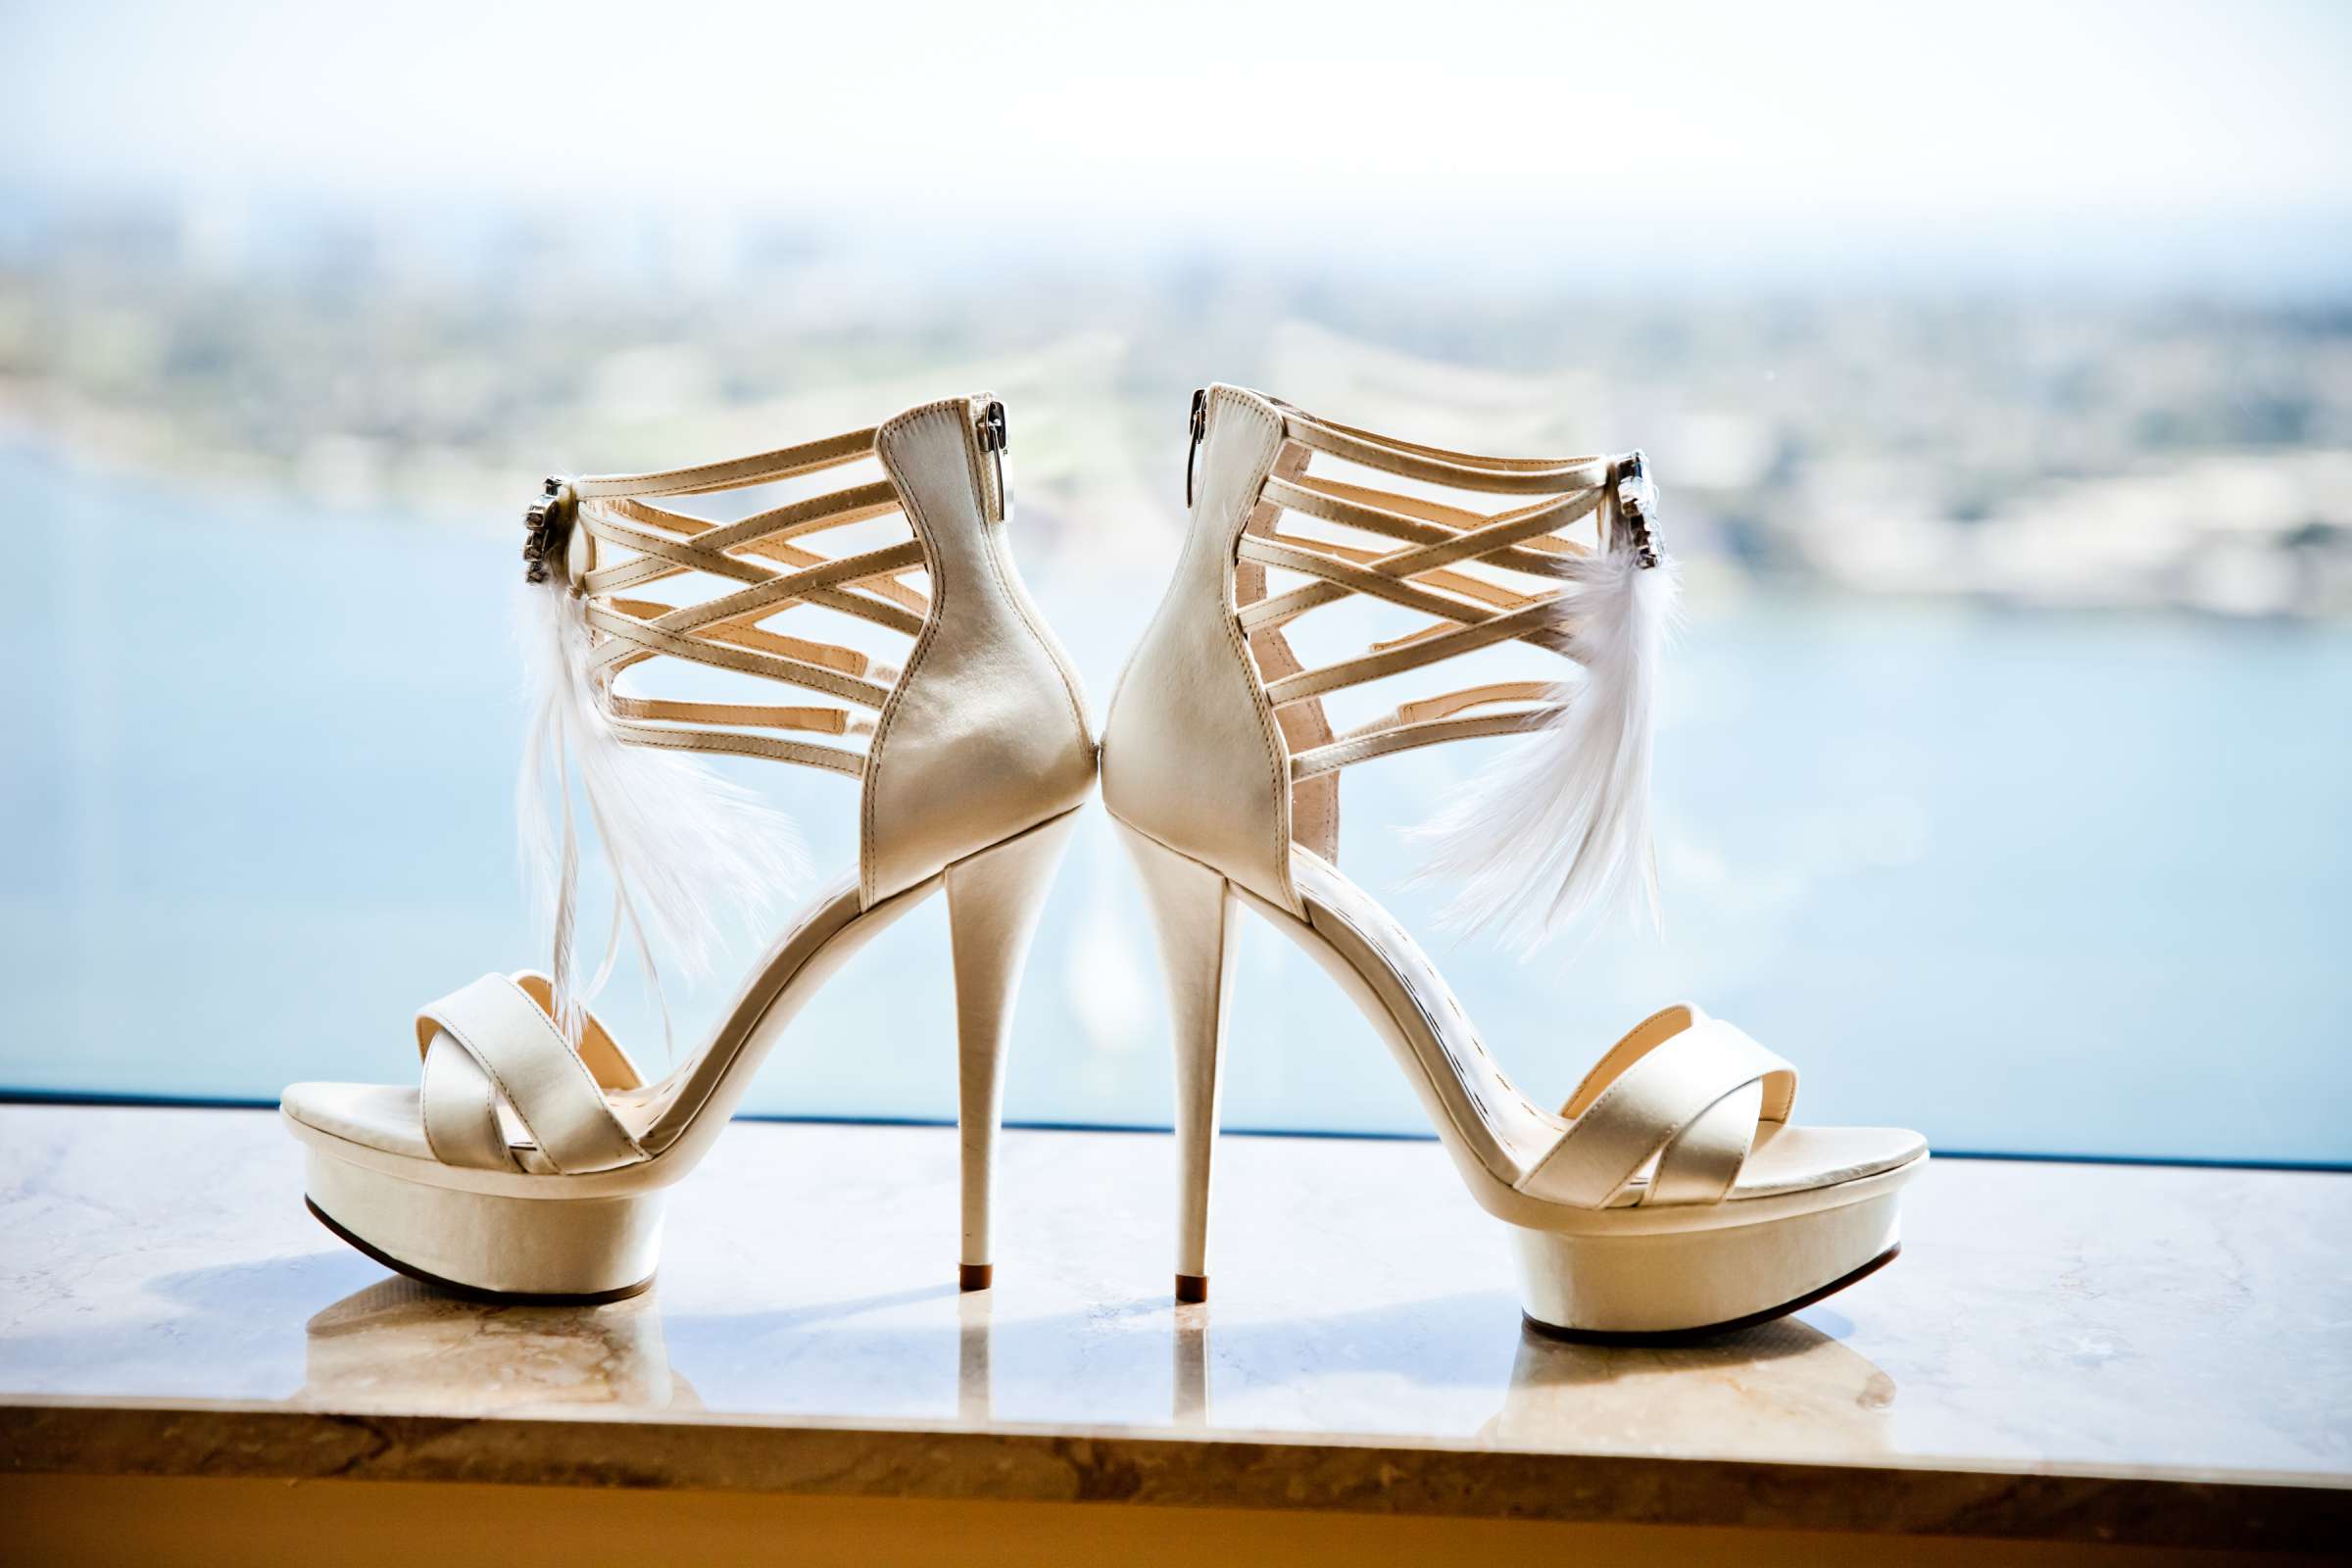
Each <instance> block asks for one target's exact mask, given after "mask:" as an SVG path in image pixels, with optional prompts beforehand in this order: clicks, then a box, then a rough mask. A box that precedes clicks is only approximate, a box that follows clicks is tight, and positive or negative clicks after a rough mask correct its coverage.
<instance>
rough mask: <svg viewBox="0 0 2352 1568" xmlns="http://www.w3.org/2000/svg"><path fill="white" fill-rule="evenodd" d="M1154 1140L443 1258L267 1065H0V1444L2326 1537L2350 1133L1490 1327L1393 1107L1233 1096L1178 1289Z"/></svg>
mask: <svg viewBox="0 0 2352 1568" xmlns="http://www.w3.org/2000/svg"><path fill="white" fill-rule="evenodd" d="M1166 1144H1167V1141H1166V1140H1165V1139H1161V1138H1151V1137H1145V1136H1136V1135H1122V1134H1072V1133H1026V1134H1018V1133H1016V1134H1011V1135H1008V1137H1007V1140H1006V1145H1007V1147H1006V1156H1007V1168H1006V1170H1005V1174H1004V1178H1003V1179H1004V1182H1005V1216H1004V1219H1003V1221H1002V1222H1001V1225H1002V1229H1003V1231H1004V1232H1005V1246H1004V1248H1003V1250H1002V1251H1001V1253H1000V1257H999V1267H1000V1276H999V1278H1000V1284H999V1286H998V1288H997V1289H996V1290H994V1291H991V1292H986V1293H981V1294H978V1295H975V1296H968V1297H965V1296H958V1295H957V1294H956V1292H955V1290H954V1288H953V1284H952V1283H951V1282H950V1281H949V1280H943V1279H942V1278H941V1275H942V1273H943V1272H946V1273H950V1274H952V1269H951V1268H950V1267H949V1265H952V1263H953V1247H954V1239H955V1231H954V1227H955V1223H956V1217H955V1216H956V1208H955V1188H954V1180H955V1159H954V1140H953V1137H952V1135H951V1134H948V1133H945V1132H939V1131H933V1130H926V1129H878V1128H842V1127H823V1126H773V1125H755V1124H747V1125H744V1126H740V1127H737V1128H735V1129H733V1130H731V1131H730V1133H729V1135H728V1137H727V1138H726V1139H724V1140H722V1141H721V1145H720V1148H719V1152H718V1153H717V1154H716V1155H714V1156H713V1159H712V1160H711V1164H710V1165H709V1166H708V1167H707V1168H706V1170H705V1171H703V1172H700V1173H698V1174H697V1175H696V1176H695V1177H694V1178H693V1179H691V1180H690V1181H689V1182H688V1183H687V1184H685V1185H684V1186H683V1187H682V1188H681V1189H680V1190H679V1193H678V1195H677V1198H676V1201H675V1202H674V1203H673V1205H672V1210H671V1222H670V1223H671V1232H670V1235H669V1237H668V1240H667V1244H666V1246H667V1250H666V1253H665V1257H664V1261H663V1270H662V1281H661V1282H660V1284H659V1285H658V1286H657V1287H656V1289H655V1290H654V1291H653V1292H650V1293H648V1294H647V1295H646V1296H644V1297H641V1298H638V1299H635V1300H633V1301H628V1302H620V1303H615V1304H613V1305H612V1306H607V1307H601V1308H593V1309H574V1308H485V1307H481V1306H476V1305H471V1304H469V1303H466V1302H462V1301H457V1300H453V1299H447V1298H444V1297H441V1296H438V1295H436V1294H434V1293H432V1292H429V1291H426V1290H423V1289H421V1288H419V1287H417V1286H414V1285H412V1284H410V1283H409V1282H407V1281H402V1280H397V1279H393V1278H390V1277H388V1276H386V1275H384V1274H383V1272H382V1271H381V1270H380V1269H377V1268H375V1267H374V1266H373V1265H372V1264H369V1263H368V1261H367V1260H366V1259H365V1258H362V1257H360V1256H358V1255H357V1254H356V1253H353V1252H351V1251H349V1250H346V1249H343V1248H342V1247H341V1246H340V1245H339V1244H337V1243H336V1242H335V1241H334V1240H333V1238H331V1237H329V1236H328V1235H327V1234H326V1233H325V1232H324V1231H322V1230H320V1229H319V1227H318V1226H317V1225H316V1224H314V1223H313V1222H312V1221H311V1220H310V1219H309V1218H308V1217H307V1215H305V1214H304V1212H303V1210H302V1209H301V1207H300V1204H299V1201H298V1193H299V1173H300V1162H299V1160H298V1159H297V1158H296V1157H295V1156H294V1153H293V1151H292V1147H291V1145H290V1144H289V1143H288V1142H287V1141H286V1140H285V1139H284V1138H283V1136H282V1135H281V1134H280V1133H279V1131H278V1130H277V1128H276V1127H275V1126H274V1125H273V1122H272V1119H271V1118H270V1117H269V1116H267V1115H261V1114H250V1113H242V1112H219V1111H169V1110H69V1109H59V1108H42V1107H25V1106H17V1107H0V1283H4V1284H5V1291H4V1292H0V1472H14V1473H17V1474H20V1475H22V1474H39V1473H50V1474H68V1473H71V1474H113V1475H135V1476H150V1475H179V1476H240V1477H266V1478H277V1479H286V1480H304V1479H327V1478H338V1479H368V1480H427V1481H477V1482H500V1483H511V1484H528V1485H570V1486H587V1487H617V1488H681V1489H692V1488H724V1489H730V1490H747V1491H771V1492H782V1493H795V1494H809V1495H841V1496H870V1497H881V1496H889V1497H929V1498H963V1499H999V1498H1001V1499H1020V1500H1029V1501H1055V1500H1062V1501H1071V1502H1090V1503H1119V1502H1133V1503H1158V1504H1174V1505H1215V1506H1227V1507H1231V1506H1240V1507H1259V1508H1310V1509H1330V1510H1346V1511H1354V1512H1393V1513H1404V1514H1438V1515H1459V1516H1477V1517H1490V1518H1511V1519H1543V1520H1556V1521H1607V1522H1613V1523H1670V1524H1684V1525H1729V1526H1749V1527H1766V1528H1777V1529H1812V1530H1835V1531H1853V1532H1863V1533H1869V1534H1876V1535H1882V1536H1894V1537H1900V1536H1906V1535H1922V1536H1964V1537H1979V1538H1992V1539H2010V1540H2021V1541H2022V1540H2044V1541H2069V1542H2112V1543H2117V1544H2131V1543H2139V1544H2165V1545H2171V1546H2207V1547H2219V1548H2224V1549H2248V1548H2273V1549H2284V1550H2301V1551H2326V1550H2329V1549H2331V1548H2333V1547H2335V1546H2337V1545H2338V1544H2341V1543H2342V1542H2344V1541H2346V1540H2352V1415H2348V1414H2347V1407H2348V1405H2352V1399H2348V1398H2347V1395H2348V1394H2352V1343H2348V1339H2352V1330H2348V1328H2347V1325H2352V1283H2348V1281H2352V1270H2348V1269H2347V1268H2346V1267H2345V1264H2346V1263H2347V1262H2348V1261H2352V1255H2348V1254H2352V1227H2347V1226H2346V1224H2345V1221H2346V1219H2347V1218H2348V1217H2352V1179H2347V1178H2342V1177H2333V1176H2304V1175H2287V1174H2280V1173H2261V1172H2214V1171H2180V1170H2149V1169H2130V1168H2122V1167H2101V1166H2072V1165H2069V1166H2053V1165H2036V1164H2033V1163H2030V1162H1998V1163H1996V1162H1975V1161H1971V1162H1957V1161H1954V1162H1946V1163H1944V1164H1942V1165H1939V1166H1937V1167H1936V1168H1935V1169H1934V1170H1932V1171H1931V1172H1930V1173H1929V1175H1928V1176H1927V1177H1926V1178H1925V1179H1923V1181H1922V1183H1921V1184H1920V1185H1919V1186H1918V1187H1916V1188H1915V1189H1914V1190H1913V1191H1914V1196H1913V1200H1912V1203H1911V1208H1910V1211H1909V1215H1908V1218H1907V1242H1906V1250H1905V1254H1904V1256H1903V1257H1902V1258H1901V1259H1899V1260H1898V1261H1897V1262H1896V1263H1895V1264H1894V1266H1893V1267H1891V1268H1889V1269H1887V1270H1886V1271H1884V1272H1883V1273H1882V1274H1880V1275H1878V1276H1874V1277H1873V1278H1872V1279H1870V1280H1868V1281H1865V1282H1863V1283H1862V1284H1860V1285H1858V1286H1856V1287H1855V1288H1854V1289H1853V1290H1851V1291H1850V1292H1848V1293H1846V1294H1844V1295H1842V1296H1840V1297H1838V1298H1835V1299H1832V1300H1831V1301H1828V1302H1824V1303H1822V1304H1821V1305H1819V1306H1816V1307H1814V1308H1811V1309H1809V1310H1808V1311H1806V1312H1805V1313H1803V1314H1800V1315H1799V1316H1797V1317H1795V1318H1792V1319H1789V1320H1786V1321H1785V1322H1783V1323H1781V1324H1778V1325H1773V1326H1769V1327H1767V1328H1765V1329H1760V1330H1752V1331H1749V1332H1747V1333H1744V1334H1741V1335H1738V1336H1733V1337H1730V1338H1727V1339H1726V1340H1723V1341H1720V1342H1717V1343H1715V1344H1712V1345H1707V1346H1699V1347H1691V1348H1680V1349H1673V1350H1615V1349H1594V1348H1582V1347H1574V1346H1565V1345H1560V1344H1557V1343H1555V1342H1551V1341H1548V1340H1544V1339H1540V1338H1538V1337H1535V1336H1532V1335H1526V1334H1523V1333H1522V1332H1521V1331H1520V1328H1519V1325H1518V1321H1517V1314H1516V1311H1515V1308H1514V1303H1513V1300H1512V1298H1511V1295H1510V1278H1509V1273H1508V1265H1507V1260H1506V1258H1505V1255H1504V1253H1505V1249H1504V1245H1503V1241H1502V1238H1501V1236H1500V1235H1499V1234H1497V1233H1496V1232H1495V1227H1494V1226H1493V1224H1492V1222H1491V1221H1488V1220H1486V1219H1485V1217H1484V1216H1482V1215H1480V1214H1478V1213H1477V1212H1476V1211H1475V1210H1474V1209H1473V1208H1472V1207H1471V1206H1470V1204H1469V1202H1468V1201H1467V1200H1466V1199H1465V1198H1464V1197H1463V1196H1462V1195H1461V1193H1460V1191H1459V1188H1458V1186H1456V1185H1455V1184H1454V1183H1453V1182H1452V1179H1451V1176H1450V1172H1449V1171H1448V1170H1447V1168H1446V1164H1445V1161H1444V1158H1443V1156H1442V1154H1440V1153H1439V1152H1437V1151H1436V1150H1435V1149H1434V1148H1432V1147H1429V1146H1425V1145H1413V1144H1392V1143H1353V1142H1342V1141H1328V1140H1282V1139H1236V1140H1231V1141H1229V1143H1228V1145H1227V1148H1226V1150H1225V1151H1224V1152H1223V1155H1222V1156H1221V1157H1222V1161H1223V1163H1222V1168H1221V1171H1220V1189H1219V1205H1220V1206H1219V1215H1218V1220H1219V1226H1220V1234H1219V1237H1218V1245H1219V1258H1218V1274H1217V1299H1215V1300H1214V1301H1212V1302H1211V1303H1209V1304H1208V1305H1206V1306H1202V1307H1177V1306H1174V1305H1173V1304H1172V1303H1170V1302H1169V1301H1168V1300H1167V1299H1165V1297H1164V1296H1161V1295H1159V1294H1158V1292H1159V1291H1160V1290H1161V1289H1163V1288H1164V1273H1163V1270H1164V1266H1165V1265H1164V1257H1163V1252H1164V1242H1165V1234H1164V1226H1165V1221H1164V1217H1163V1216H1162V1213H1161V1210H1162V1206H1163V1200H1164V1198H1165V1195H1166V1192H1167V1188H1168V1185H1169V1179H1170V1171H1169V1170H1168V1168H1167V1167H1168V1166H1169V1164H1170V1152H1169V1151H1168V1149H1167V1147H1166ZM1368 1215H1377V1216H1379V1219H1378V1225H1377V1229H1378V1232H1379V1236H1378V1243H1377V1245H1376V1246H1367V1245H1366V1237H1365V1235H1364V1234H1363V1227H1364V1225H1365V1224H1366V1218H1365V1216H1368ZM818 1260H821V1266H818Z"/></svg>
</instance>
